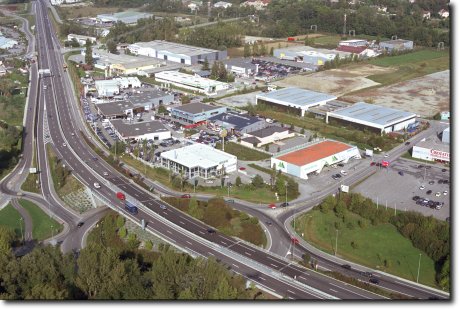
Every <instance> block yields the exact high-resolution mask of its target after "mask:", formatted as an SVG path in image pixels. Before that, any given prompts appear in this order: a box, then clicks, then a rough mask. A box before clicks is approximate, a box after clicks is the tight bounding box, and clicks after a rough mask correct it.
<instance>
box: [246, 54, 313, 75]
mask: <svg viewBox="0 0 460 310" xmlns="http://www.w3.org/2000/svg"><path fill="white" fill-rule="evenodd" d="M254 59H258V60H264V61H269V62H273V63H275V64H280V65H285V66H290V67H294V68H298V69H304V70H310V71H316V70H317V69H318V66H317V65H314V64H310V63H306V62H297V61H292V60H285V59H279V58H276V57H272V56H265V57H263V58H254Z"/></svg>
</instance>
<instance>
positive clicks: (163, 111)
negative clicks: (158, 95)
mask: <svg viewBox="0 0 460 310" xmlns="http://www.w3.org/2000/svg"><path fill="white" fill-rule="evenodd" d="M158 113H159V114H164V115H166V114H168V110H167V109H166V107H165V106H164V105H162V104H160V105H159V106H158Z"/></svg>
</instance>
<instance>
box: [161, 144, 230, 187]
mask: <svg viewBox="0 0 460 310" xmlns="http://www.w3.org/2000/svg"><path fill="white" fill-rule="evenodd" d="M160 161H161V166H162V167H164V168H166V169H168V170H171V171H173V172H175V173H178V174H182V175H184V176H185V177H186V178H188V179H193V178H195V177H199V178H203V179H211V178H216V177H219V176H221V175H224V174H226V173H230V172H234V171H236V164H237V158H236V156H234V155H231V154H228V153H225V152H223V151H220V150H217V149H215V148H213V147H211V146H208V145H206V144H201V143H195V144H192V145H188V146H184V147H182V148H179V149H175V150H171V151H167V152H163V153H161V155H160Z"/></svg>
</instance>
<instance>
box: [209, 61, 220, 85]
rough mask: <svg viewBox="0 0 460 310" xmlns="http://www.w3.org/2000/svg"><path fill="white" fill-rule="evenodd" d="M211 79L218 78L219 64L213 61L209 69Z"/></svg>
mask: <svg viewBox="0 0 460 310" xmlns="http://www.w3.org/2000/svg"><path fill="white" fill-rule="evenodd" d="M210 78H211V79H213V80H217V79H218V78H219V63H218V62H217V61H214V62H213V64H212V67H211V76H210Z"/></svg>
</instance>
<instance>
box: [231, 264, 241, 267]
mask: <svg viewBox="0 0 460 310" xmlns="http://www.w3.org/2000/svg"><path fill="white" fill-rule="evenodd" d="M232 265H233V266H235V267H236V268H240V267H238V266H237V265H235V264H232Z"/></svg>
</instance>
